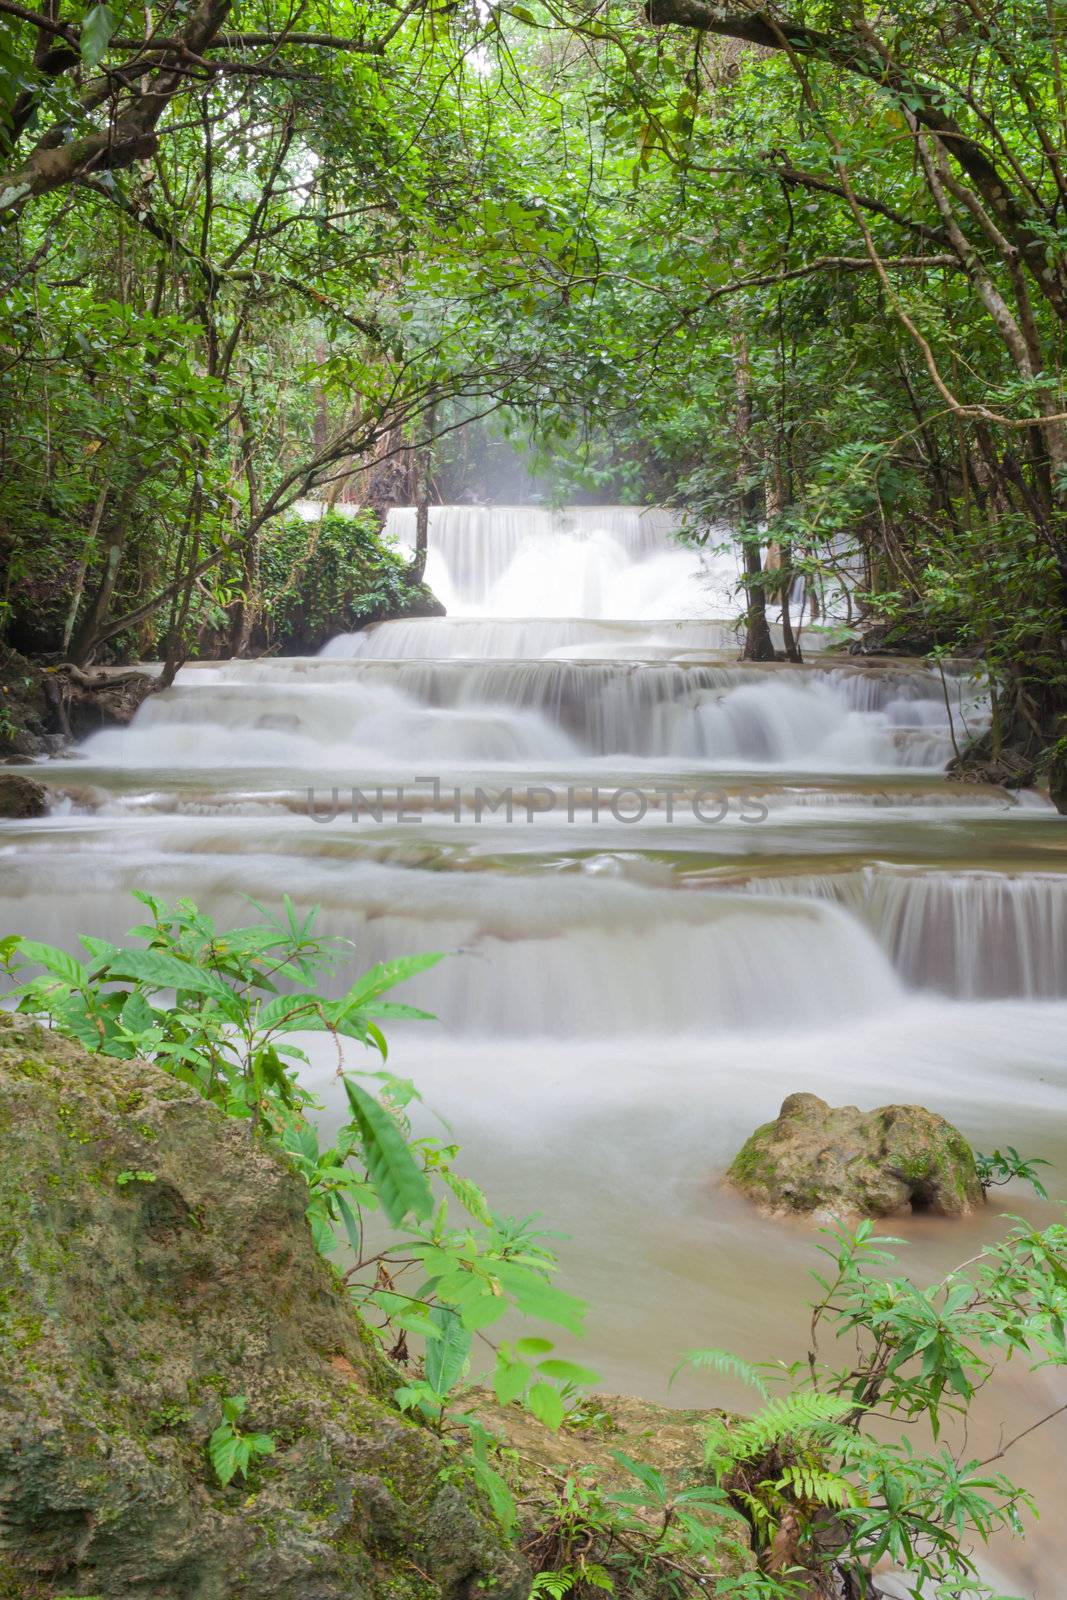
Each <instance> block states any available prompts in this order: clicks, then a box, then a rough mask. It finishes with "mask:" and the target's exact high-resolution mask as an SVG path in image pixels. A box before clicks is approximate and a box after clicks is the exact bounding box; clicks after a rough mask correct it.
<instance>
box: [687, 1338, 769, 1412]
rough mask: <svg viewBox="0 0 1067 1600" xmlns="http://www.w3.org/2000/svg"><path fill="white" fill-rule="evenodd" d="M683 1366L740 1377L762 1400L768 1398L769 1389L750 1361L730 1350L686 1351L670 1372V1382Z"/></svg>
mask: <svg viewBox="0 0 1067 1600" xmlns="http://www.w3.org/2000/svg"><path fill="white" fill-rule="evenodd" d="M685 1367H697V1368H700V1367H710V1368H711V1369H712V1371H714V1372H721V1373H724V1374H725V1375H726V1376H727V1377H731V1378H740V1380H741V1382H742V1383H747V1384H748V1386H749V1388H750V1389H755V1390H756V1391H757V1392H758V1393H759V1394H761V1395H762V1396H763V1398H764V1400H769V1399H770V1390H769V1389H768V1388H767V1385H766V1384H765V1383H764V1381H763V1379H762V1378H761V1377H760V1375H759V1372H758V1370H757V1369H756V1368H755V1367H754V1366H752V1364H751V1362H748V1361H742V1360H741V1357H740V1356H735V1355H734V1353H733V1351H732V1350H690V1351H688V1352H687V1353H686V1354H685V1355H684V1356H683V1357H682V1359H681V1361H679V1363H678V1365H677V1366H676V1367H675V1369H674V1371H673V1372H672V1373H671V1382H672V1383H673V1382H674V1380H675V1378H676V1377H677V1376H678V1374H679V1373H680V1372H681V1371H682V1370H683V1369H684V1368H685Z"/></svg>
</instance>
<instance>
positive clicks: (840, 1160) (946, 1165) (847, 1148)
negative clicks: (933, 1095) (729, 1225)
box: [726, 1094, 985, 1218]
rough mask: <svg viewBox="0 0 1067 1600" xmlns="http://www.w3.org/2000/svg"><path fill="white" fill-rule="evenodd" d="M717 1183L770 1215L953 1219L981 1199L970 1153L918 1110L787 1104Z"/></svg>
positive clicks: (810, 1100) (793, 1099) (805, 1098)
mask: <svg viewBox="0 0 1067 1600" xmlns="http://www.w3.org/2000/svg"><path fill="white" fill-rule="evenodd" d="M726 1177H727V1182H728V1183H729V1184H731V1185H732V1186H733V1187H735V1188H737V1189H740V1190H741V1191H742V1192H743V1193H744V1194H746V1195H748V1197H749V1198H750V1199H751V1200H753V1201H755V1203H756V1204H757V1205H758V1206H760V1207H761V1208H762V1209H763V1210H765V1211H768V1212H771V1213H773V1214H775V1215H789V1214H793V1215H798V1214H799V1215H806V1214H810V1213H812V1212H820V1213H829V1214H832V1215H834V1216H839V1217H844V1218H848V1217H895V1216H901V1215H905V1214H907V1213H909V1212H929V1213H931V1214H933V1215H935V1216H942V1217H960V1216H965V1215H966V1214H967V1213H968V1212H971V1211H973V1210H975V1209H976V1208H977V1207H978V1206H980V1205H982V1204H983V1202H984V1199H985V1196H984V1192H983V1189H982V1185H981V1182H980V1180H979V1177H978V1169H977V1167H976V1165H975V1160H974V1152H973V1151H972V1149H971V1147H970V1145H969V1144H968V1143H967V1141H966V1139H965V1138H964V1137H963V1135H962V1134H961V1133H959V1132H958V1131H957V1129H955V1128H954V1127H953V1126H952V1124H951V1123H949V1122H946V1121H945V1119H944V1117H939V1116H937V1115H936V1113H934V1112H933V1111H927V1110H926V1109H925V1108H924V1107H923V1106H882V1107H880V1109H879V1110H877V1111H866V1112H864V1111H859V1110H857V1108H856V1107H855V1106H837V1107H834V1106H829V1105H827V1103H826V1101H825V1100H820V1099H819V1097H818V1095H814V1094H791V1095H790V1096H789V1097H788V1099H786V1100H784V1101H783V1102H782V1109H781V1111H780V1112H779V1113H778V1119H777V1121H775V1122H768V1123H765V1124H764V1126H763V1127H762V1128H757V1129H756V1132H755V1133H754V1134H753V1135H752V1137H751V1138H750V1139H749V1140H748V1141H747V1142H746V1143H745V1144H744V1145H743V1146H742V1148H741V1150H740V1151H739V1152H738V1154H737V1156H736V1158H735V1159H734V1162H733V1164H732V1165H731V1167H730V1169H729V1172H728V1173H727V1175H726Z"/></svg>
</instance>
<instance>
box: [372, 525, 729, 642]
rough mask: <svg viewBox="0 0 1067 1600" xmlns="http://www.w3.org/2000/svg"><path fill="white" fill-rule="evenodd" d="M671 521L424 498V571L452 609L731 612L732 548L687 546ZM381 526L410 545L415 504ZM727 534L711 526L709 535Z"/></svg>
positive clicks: (716, 538)
mask: <svg viewBox="0 0 1067 1600" xmlns="http://www.w3.org/2000/svg"><path fill="white" fill-rule="evenodd" d="M680 525H681V518H680V517H679V516H677V515H676V514H674V513H672V512H669V511H664V510H662V509H660V508H657V507H651V508H649V509H647V510H642V509H641V508H639V507H636V506H568V507H567V508H565V509H563V510H559V511H549V510H541V509H538V508H535V507H530V506H431V507H430V516H429V530H428V549H429V558H428V561H427V566H426V579H427V582H428V583H429V585H430V587H431V588H432V589H433V590H434V592H435V594H437V595H438V596H439V598H440V599H441V600H442V601H443V603H444V605H445V607H446V609H447V610H448V612H449V613H450V614H452V615H464V614H466V615H479V614H481V615H487V616H516V617H542V618H544V617H568V616H582V617H615V616H619V617H663V618H675V617H679V616H688V615H699V614H700V613H701V612H705V613H706V612H708V611H709V610H714V609H715V608H717V609H718V610H719V611H721V612H722V613H723V614H725V615H730V613H731V612H732V611H733V610H735V609H736V601H735V599H734V596H735V592H736V588H737V582H738V569H737V560H736V556H735V554H734V553H733V550H732V549H729V550H727V551H726V552H725V553H724V554H716V553H713V554H711V555H709V556H704V555H702V554H701V553H700V552H697V551H694V550H687V549H685V548H684V547H682V546H680V545H678V544H676V543H674V542H673V540H672V537H671V536H672V535H673V534H674V533H675V532H676V531H677V529H678V528H679V527H680ZM385 531H386V534H387V535H389V536H390V537H391V538H393V539H395V540H396V541H397V543H398V544H401V545H404V546H406V547H408V548H413V547H414V542H415V510H414V507H411V506H407V507H398V508H396V509H394V510H393V511H391V512H390V513H389V516H388V519H387V521H386V528H385ZM728 538H729V530H728V529H727V528H725V527H723V528H719V529H716V530H712V534H711V537H710V539H709V543H710V544H711V545H712V546H714V545H715V544H717V543H719V542H721V541H722V540H725V539H728Z"/></svg>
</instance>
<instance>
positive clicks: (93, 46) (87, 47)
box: [79, 5, 117, 67]
mask: <svg viewBox="0 0 1067 1600" xmlns="http://www.w3.org/2000/svg"><path fill="white" fill-rule="evenodd" d="M116 26H117V18H116V16H115V13H114V12H113V11H112V9H111V7H110V6H106V5H101V6H93V8H92V10H91V11H89V13H88V14H87V16H86V18H85V21H84V22H83V23H82V25H81V34H80V36H79V44H80V46H81V54H82V60H83V61H84V62H85V65H86V66H87V67H95V66H96V64H97V62H98V61H99V60H100V59H101V58H102V56H103V54H104V52H105V51H106V49H107V47H108V44H109V43H110V41H111V35H112V34H113V33H114V31H115V28H116Z"/></svg>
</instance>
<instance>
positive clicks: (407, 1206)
mask: <svg viewBox="0 0 1067 1600" xmlns="http://www.w3.org/2000/svg"><path fill="white" fill-rule="evenodd" d="M344 1084H345V1091H346V1093H347V1095H348V1103H349V1105H350V1107H351V1108H352V1116H353V1118H354V1120H355V1123H356V1126H357V1128H358V1129H359V1136H360V1142H361V1144H362V1147H363V1159H364V1161H365V1162H366V1164H367V1172H368V1174H369V1175H370V1180H371V1183H372V1185H373V1186H374V1192H375V1194H376V1195H377V1196H378V1199H379V1200H380V1201H381V1203H382V1210H383V1211H384V1212H385V1214H386V1216H387V1217H388V1219H389V1221H390V1222H391V1223H392V1224H393V1226H394V1228H396V1227H399V1226H400V1224H401V1223H402V1222H403V1220H404V1218H405V1217H406V1216H407V1215H408V1213H409V1212H410V1213H411V1214H412V1215H413V1216H415V1217H417V1218H418V1219H419V1220H420V1221H421V1220H422V1219H423V1218H425V1217H428V1216H429V1215H430V1212H431V1211H432V1210H433V1197H432V1195H431V1194H430V1186H429V1184H428V1183H427V1182H426V1178H425V1176H424V1175H423V1173H422V1172H421V1171H420V1170H419V1168H418V1167H417V1166H416V1164H415V1158H414V1157H413V1156H412V1154H411V1151H410V1150H409V1148H408V1146H407V1144H406V1142H405V1140H404V1137H403V1135H402V1134H401V1132H400V1129H399V1128H398V1127H397V1125H396V1123H395V1122H394V1121H393V1119H392V1117H391V1116H390V1115H389V1113H388V1111H386V1110H385V1108H384V1107H383V1106H380V1105H379V1104H378V1102H377V1100H374V1099H372V1097H371V1096H370V1095H369V1094H368V1093H367V1092H366V1090H365V1089H361V1088H360V1086H359V1084H358V1083H353V1081H352V1079H351V1078H347V1077H346V1078H345V1080H344Z"/></svg>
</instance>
